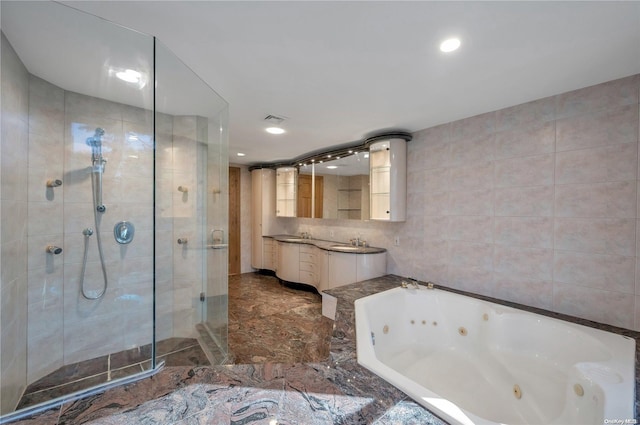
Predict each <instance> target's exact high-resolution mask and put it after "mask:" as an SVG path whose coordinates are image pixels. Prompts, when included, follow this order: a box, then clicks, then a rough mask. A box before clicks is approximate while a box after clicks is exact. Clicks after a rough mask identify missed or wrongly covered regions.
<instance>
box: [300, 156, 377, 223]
mask: <svg viewBox="0 0 640 425" xmlns="http://www.w3.org/2000/svg"><path fill="white" fill-rule="evenodd" d="M297 212H298V214H297V216H298V217H314V218H329V219H331V218H333V219H353V220H368V219H369V152H367V151H364V152H357V153H354V154H352V155H349V156H346V157H343V158H340V159H335V160H330V161H323V162H318V163H311V164H306V165H302V166H300V170H299V175H298V205H297ZM312 212H313V214H312Z"/></svg>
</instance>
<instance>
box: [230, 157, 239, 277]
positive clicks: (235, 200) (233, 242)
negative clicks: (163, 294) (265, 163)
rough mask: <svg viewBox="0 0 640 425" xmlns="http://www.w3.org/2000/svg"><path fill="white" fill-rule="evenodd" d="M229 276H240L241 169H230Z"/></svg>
mask: <svg viewBox="0 0 640 425" xmlns="http://www.w3.org/2000/svg"><path fill="white" fill-rule="evenodd" d="M228 248H229V274H230V275H234V274H240V168H238V167H229V247H228Z"/></svg>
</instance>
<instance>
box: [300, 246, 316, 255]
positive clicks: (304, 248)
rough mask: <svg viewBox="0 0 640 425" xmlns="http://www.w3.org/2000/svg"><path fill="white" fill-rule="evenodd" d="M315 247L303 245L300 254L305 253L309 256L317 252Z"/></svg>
mask: <svg viewBox="0 0 640 425" xmlns="http://www.w3.org/2000/svg"><path fill="white" fill-rule="evenodd" d="M315 249H316V248H315V247H314V246H313V245H308V244H301V245H300V252H301V253H302V252H304V253H307V254H313V252H314V251H315Z"/></svg>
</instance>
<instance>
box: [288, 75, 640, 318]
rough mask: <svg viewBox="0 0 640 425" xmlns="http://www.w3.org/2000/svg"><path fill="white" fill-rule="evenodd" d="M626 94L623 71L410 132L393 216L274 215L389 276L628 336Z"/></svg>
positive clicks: (630, 259)
mask: <svg viewBox="0 0 640 425" xmlns="http://www.w3.org/2000/svg"><path fill="white" fill-rule="evenodd" d="M639 91H640V76H638V75H636V76H632V77H628V78H624V79H620V80H615V81H611V82H608V83H603V84H599V85H596V86H593V87H588V88H584V89H580V90H576V91H572V92H568V93H563V94H559V95H557V96H552V97H548V98H544V99H540V100H537V101H533V102H529V103H525V104H522V105H518V106H514V107H511V108H506V109H502V110H499V111H494V112H489V113H486V114H482V115H478V116H475V117H471V118H467V119H463V120H460V121H455V122H451V123H448V124H444V125H440V126H437V127H433V128H428V129H425V130H422V131H419V132H417V133H415V134H414V139H413V140H412V141H411V142H409V144H408V164H407V166H408V171H407V172H408V191H407V211H408V217H407V221H406V222H405V223H374V222H357V221H345V220H327V221H320V220H311V219H279V220H282V221H283V222H284V223H285V224H286V226H287V228H288V230H289V232H292V233H297V232H300V231H311V232H312V234H313V236H314V237H324V238H327V239H337V240H346V239H348V238H351V237H353V236H355V235H356V234H358V233H359V234H361V235H362V237H363V238H365V239H367V240H369V241H370V242H371V243H372V244H373V245H376V246H382V247H385V248H387V249H388V250H389V252H388V272H389V273H394V274H398V275H402V276H414V277H416V278H419V279H421V280H432V281H434V282H436V283H440V284H443V285H447V286H451V287H455V288H460V289H464V290H468V291H471V292H476V293H480V294H485V295H490V296H494V297H497V298H501V299H505V300H511V301H516V302H520V303H523V304H527V305H531V306H536V307H541V308H545V309H549V310H553V311H558V312H562V313H567V314H571V315H575V316H579V317H584V318H587V319H591V320H595V321H599V322H604V323H609V324H612V325H616V326H621V327H625V328H629V329H636V330H640V262H639V261H638V249H639V248H640V243H639V242H640V241H639V239H640V236H637V233H639V232H638V230H639V229H640V226H638V223H639V221H638V219H639V217H638V211H639V207H638V200H639V198H640V197H639V196H638V190H639V188H638V178H639V177H640V173H639V167H638V137H639V136H638V134H639V112H638V109H639V108H638V106H639V105H638V104H639ZM330 231H333V233H334V236H333V237H330V234H329V233H330ZM396 235H398V236H399V237H400V245H399V246H394V244H393V242H394V237H395V236H396Z"/></svg>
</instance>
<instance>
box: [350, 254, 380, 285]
mask: <svg viewBox="0 0 640 425" xmlns="http://www.w3.org/2000/svg"><path fill="white" fill-rule="evenodd" d="M356 257H357V260H356V280H357V281H358V282H360V281H363V280H367V279H373V278H375V277H380V276H384V275H385V274H387V253H386V252H380V253H377V254H357V255H356Z"/></svg>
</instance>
